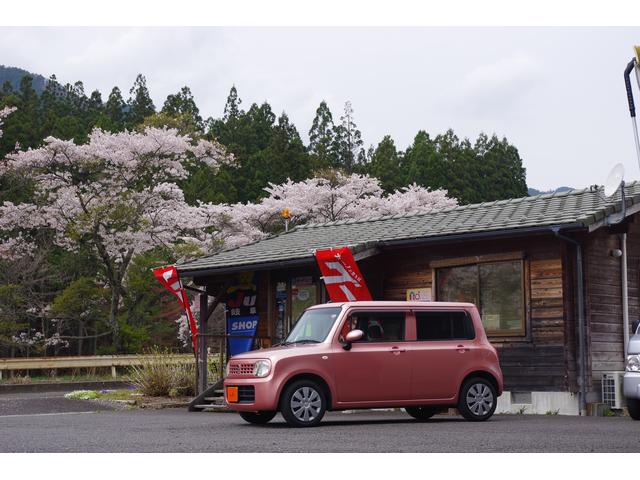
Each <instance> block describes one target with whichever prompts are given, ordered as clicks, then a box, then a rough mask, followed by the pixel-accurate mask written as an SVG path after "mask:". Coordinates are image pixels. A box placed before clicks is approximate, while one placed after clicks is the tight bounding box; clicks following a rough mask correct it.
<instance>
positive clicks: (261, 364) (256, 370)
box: [253, 360, 271, 377]
mask: <svg viewBox="0 0 640 480" xmlns="http://www.w3.org/2000/svg"><path fill="white" fill-rule="evenodd" d="M270 370H271V362H270V361H269V360H258V361H257V362H256V363H255V364H254V365H253V375H254V376H256V377H266V376H267V375H269V371H270Z"/></svg>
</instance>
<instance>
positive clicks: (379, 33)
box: [0, 27, 640, 189]
mask: <svg viewBox="0 0 640 480" xmlns="http://www.w3.org/2000/svg"><path fill="white" fill-rule="evenodd" d="M638 43H640V28H450V27H425V28H365V27H358V28H273V27H262V28H213V27H212V28H179V27H172V28H154V27H145V28H77V27H75V28H66V27H64V28H63V27H52V28H10V27H2V28H0V64H4V65H10V66H16V67H21V68H24V69H27V70H29V71H32V72H34V73H39V74H42V75H44V76H45V77H48V76H49V75H51V74H54V73H55V74H56V75H57V77H58V80H59V81H61V82H63V83H66V82H74V81H76V80H82V81H83V82H84V85H85V90H86V91H87V92H90V91H92V90H94V89H98V90H100V91H101V92H102V94H103V98H104V99H105V100H106V97H107V95H108V94H109V91H110V90H111V88H112V87H113V86H114V85H117V86H119V87H120V89H121V90H122V91H123V93H125V94H126V95H125V98H126V96H128V91H129V88H130V87H131V85H132V83H133V81H134V79H135V76H136V74H137V73H139V72H140V73H143V74H144V75H145V76H146V77H147V83H148V86H149V89H150V92H151V96H152V98H153V100H154V102H155V104H156V107H161V106H162V103H163V102H164V99H165V98H166V96H167V95H168V94H170V93H174V92H176V91H178V90H179V89H180V87H182V86H183V85H188V86H189V87H190V88H191V90H192V92H193V94H194V96H195V99H196V102H197V104H198V106H199V107H200V110H201V113H202V114H203V116H205V117H206V116H213V117H219V116H221V115H222V111H223V107H224V103H225V100H226V97H227V94H228V92H229V88H230V87H231V85H232V84H235V85H236V87H237V88H238V92H239V95H240V97H241V98H242V100H243V106H244V107H245V108H248V106H249V105H250V104H251V103H252V102H262V101H265V100H266V101H268V102H269V103H270V104H271V106H272V108H273V109H274V111H275V112H276V113H280V112H282V111H283V110H284V111H286V112H287V113H288V114H289V117H290V118H291V119H292V121H293V122H294V123H295V125H296V127H297V128H298V130H299V131H300V133H301V135H302V136H303V139H304V140H305V142H306V141H307V132H308V130H309V127H310V125H311V122H312V120H313V116H314V113H315V109H316V108H317V106H318V104H319V102H320V101H321V100H322V99H325V100H327V102H328V103H329V106H330V108H331V110H332V112H333V114H334V119H336V120H337V118H338V117H339V116H340V112H341V109H342V107H343V104H344V102H345V101H346V100H350V101H351V102H352V105H353V108H354V110H355V119H356V123H357V124H358V127H359V128H360V130H361V131H362V134H363V139H364V141H365V144H366V145H367V146H368V145H369V144H374V145H375V144H377V143H378V142H379V141H380V140H381V139H382V137H383V136H384V135H386V134H390V135H391V136H392V137H393V139H394V140H395V142H396V146H397V147H398V148H399V149H402V150H404V149H405V148H406V147H407V146H408V145H409V144H410V143H411V141H412V139H413V137H414V136H415V134H416V132H417V131H418V130H420V129H424V130H426V131H428V132H429V133H430V134H432V135H435V134H438V133H441V132H443V131H445V130H446V129H447V128H453V129H454V130H455V132H456V133H457V134H458V135H459V136H463V137H469V138H471V139H472V140H473V139H475V138H476V137H477V135H478V133H479V132H481V131H484V132H487V133H496V134H498V135H499V136H506V137H507V138H508V139H509V141H510V142H511V143H512V144H514V145H516V146H517V147H518V149H519V151H520V155H521V157H522V159H523V161H524V165H525V167H526V169H527V183H528V184H529V186H532V187H535V188H539V189H546V188H551V187H557V186H560V185H569V186H573V187H583V186H587V185H591V184H594V183H599V184H602V183H604V180H605V178H606V175H607V172H608V171H609V169H610V168H611V167H612V166H613V165H614V164H616V163H618V162H621V163H623V164H624V166H625V168H626V171H627V174H626V178H627V179H629V180H631V179H640V170H639V168H638V163H637V159H636V157H635V151H634V141H633V136H632V130H631V125H630V120H629V112H628V109H627V104H626V96H625V91H624V83H623V77H622V72H623V70H624V67H625V65H626V63H627V62H628V61H629V60H630V59H631V57H632V55H633V51H632V48H631V47H632V46H633V45H634V44H638ZM635 87H637V85H636V84H635V82H634V88H635ZM636 98H637V99H638V101H639V102H640V94H638V93H637V90H636Z"/></svg>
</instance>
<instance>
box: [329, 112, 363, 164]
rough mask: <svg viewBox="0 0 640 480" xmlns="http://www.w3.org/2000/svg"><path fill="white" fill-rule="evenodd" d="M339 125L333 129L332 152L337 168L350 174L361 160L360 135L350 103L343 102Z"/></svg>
mask: <svg viewBox="0 0 640 480" xmlns="http://www.w3.org/2000/svg"><path fill="white" fill-rule="evenodd" d="M340 122H341V123H340V125H337V126H336V127H335V129H334V150H335V152H336V156H337V166H338V167H340V168H342V169H343V170H345V171H346V172H348V173H352V172H353V171H354V169H355V166H356V163H358V162H360V161H362V160H363V155H364V152H363V149H362V145H363V142H362V134H361V133H360V130H358V126H357V125H356V123H355V120H354V118H353V107H352V106H351V102H348V101H347V102H345V104H344V113H343V114H342V116H341V117H340Z"/></svg>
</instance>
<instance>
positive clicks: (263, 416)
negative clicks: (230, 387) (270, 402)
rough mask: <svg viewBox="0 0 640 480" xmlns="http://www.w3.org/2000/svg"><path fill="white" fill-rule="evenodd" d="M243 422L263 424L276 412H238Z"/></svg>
mask: <svg viewBox="0 0 640 480" xmlns="http://www.w3.org/2000/svg"><path fill="white" fill-rule="evenodd" d="M239 413H240V416H241V417H242V419H243V420H244V421H245V422H249V423H255V424H256V425H263V424H265V423H268V422H269V421H271V420H272V419H273V417H275V416H276V413H278V412H239Z"/></svg>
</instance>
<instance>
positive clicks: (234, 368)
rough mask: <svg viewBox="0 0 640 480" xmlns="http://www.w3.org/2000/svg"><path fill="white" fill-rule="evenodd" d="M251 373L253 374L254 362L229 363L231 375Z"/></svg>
mask: <svg viewBox="0 0 640 480" xmlns="http://www.w3.org/2000/svg"><path fill="white" fill-rule="evenodd" d="M240 375H251V376H253V362H252V363H232V364H231V365H229V376H240Z"/></svg>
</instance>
